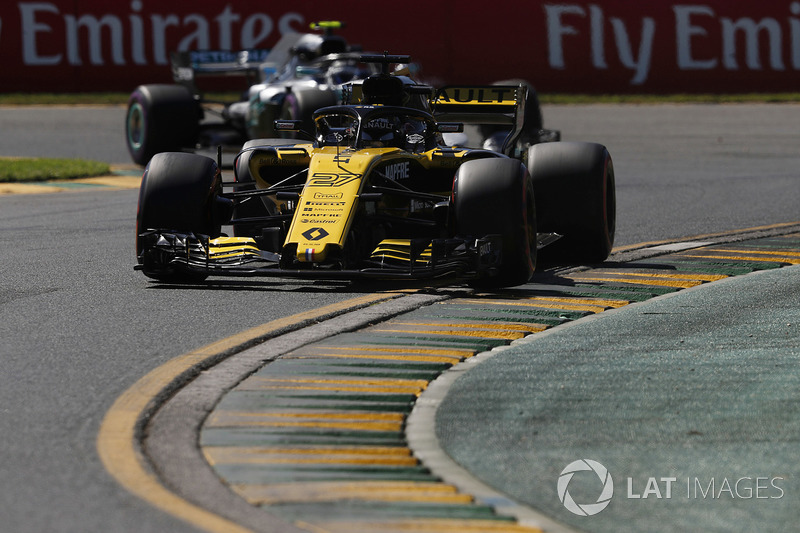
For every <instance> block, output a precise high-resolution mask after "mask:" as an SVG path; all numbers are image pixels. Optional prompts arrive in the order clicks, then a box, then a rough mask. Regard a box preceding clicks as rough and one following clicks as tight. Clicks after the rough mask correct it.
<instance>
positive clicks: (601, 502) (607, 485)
mask: <svg viewBox="0 0 800 533" xmlns="http://www.w3.org/2000/svg"><path fill="white" fill-rule="evenodd" d="M583 471H592V472H594V473H595V474H597V477H598V478H599V479H600V482H601V483H602V484H603V489H602V491H601V492H600V496H598V497H597V501H596V502H594V503H577V502H576V501H575V500H574V499H572V496H571V495H570V493H569V490H568V489H569V484H570V482H571V481H572V477H573V476H574V475H575V473H576V472H583ZM557 487H558V499H559V500H561V503H562V504H564V507H566V508H567V510H568V511H570V512H571V513H574V514H576V515H579V516H593V515H596V514H597V513H599V512H601V511H602V510H603V509H605V508H606V507H608V504H609V503H611V498H612V497H613V496H614V480H613V479H611V474H609V473H608V470H607V469H606V467H605V466H603V465H601V464H600V463H598V462H597V461H592V460H591V459H579V460H577V461H573V462H571V463H570V464H568V465H567V467H566V468H564V470H562V471H561V475H560V476H558V486H557Z"/></svg>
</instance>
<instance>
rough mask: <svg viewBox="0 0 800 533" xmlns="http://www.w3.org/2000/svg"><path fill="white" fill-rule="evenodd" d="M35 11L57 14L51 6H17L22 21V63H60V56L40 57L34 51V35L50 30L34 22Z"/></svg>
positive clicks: (45, 25)
mask: <svg viewBox="0 0 800 533" xmlns="http://www.w3.org/2000/svg"><path fill="white" fill-rule="evenodd" d="M37 11H48V12H50V13H58V8H57V7H56V6H54V5H53V4H39V3H35V2H34V3H27V2H26V3H21V4H19V12H20V18H21V19H22V20H21V22H22V61H23V62H24V63H25V64H26V65H32V66H39V65H57V64H59V63H60V62H61V57H62V55H61V54H58V55H54V56H40V55H39V54H38V52H37V51H36V34H37V33H39V32H45V33H47V32H50V31H52V28H51V27H50V26H48V25H47V24H44V23H41V22H36V12H37Z"/></svg>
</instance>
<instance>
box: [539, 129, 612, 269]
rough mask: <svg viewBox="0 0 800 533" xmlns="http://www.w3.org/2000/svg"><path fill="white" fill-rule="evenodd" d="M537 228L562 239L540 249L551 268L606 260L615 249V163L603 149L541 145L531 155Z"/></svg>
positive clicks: (569, 144)
mask: <svg viewBox="0 0 800 533" xmlns="http://www.w3.org/2000/svg"><path fill="white" fill-rule="evenodd" d="M528 170H529V172H530V173H531V178H532V179H533V189H534V194H535V197H536V213H537V227H538V229H539V231H540V232H543V233H549V232H552V233H558V234H560V235H563V237H562V238H561V239H559V240H558V241H556V242H555V243H554V244H552V245H550V246H547V247H545V248H543V249H542V251H541V258H542V260H543V261H545V262H547V263H553V264H592V263H600V262H602V261H605V260H606V258H608V256H609V254H610V253H611V249H612V247H613V246H614V232H615V229H616V220H617V219H616V192H615V179H614V165H613V163H612V161H611V156H610V155H609V153H608V150H607V149H606V147H605V146H603V145H600V144H595V143H585V142H553V143H543V144H537V145H534V146H532V147H531V149H530V151H529V153H528Z"/></svg>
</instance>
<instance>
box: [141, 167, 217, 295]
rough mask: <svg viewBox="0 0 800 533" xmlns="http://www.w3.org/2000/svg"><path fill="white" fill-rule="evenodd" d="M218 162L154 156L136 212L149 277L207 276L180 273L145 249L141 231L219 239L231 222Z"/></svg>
mask: <svg viewBox="0 0 800 533" xmlns="http://www.w3.org/2000/svg"><path fill="white" fill-rule="evenodd" d="M221 191H222V181H221V174H220V173H219V170H218V168H217V163H216V162H215V161H214V160H213V159H210V158H208V157H204V156H200V155H195V154H186V153H174V152H165V153H159V154H156V155H154V156H153V158H152V159H151V160H150V162H149V163H148V165H147V167H146V168H145V171H144V177H143V178H142V184H141V187H140V189H139V209H138V211H137V213H136V236H137V239H136V255H137V257H138V259H139V263H140V264H141V265H142V267H143V271H144V273H145V275H147V276H149V277H151V278H154V279H158V280H159V281H166V282H173V283H175V282H195V281H202V280H203V279H205V278H206V277H207V275H205V274H195V273H185V272H177V271H173V270H172V269H170V268H169V267H168V266H167V265H163V264H161V263H160V262H159V256H158V254H154V253H150V252H152V250H150V251H148V250H145V249H144V247H143V245H142V242H141V239H140V238H139V235H140V234H141V233H142V232H144V231H147V230H151V229H163V230H169V231H174V232H176V233H194V234H199V235H207V236H209V237H212V238H214V237H218V236H219V235H220V233H221V231H222V224H223V223H224V222H226V221H225V220H223V219H224V218H225V214H224V212H225V209H226V205H225V201H224V200H222V199H220V198H218V194H219V193H220V192H221Z"/></svg>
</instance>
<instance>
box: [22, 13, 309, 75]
mask: <svg viewBox="0 0 800 533" xmlns="http://www.w3.org/2000/svg"><path fill="white" fill-rule="evenodd" d="M17 7H18V8H19V13H20V25H21V34H22V61H23V63H24V64H25V65H28V66H55V65H59V64H62V63H63V62H64V60H65V59H66V63H67V64H69V65H83V64H84V61H85V60H86V59H87V58H85V57H82V56H81V52H82V50H88V56H89V57H88V62H89V63H90V64H91V65H96V66H102V65H106V64H108V63H111V64H113V65H126V64H128V62H132V63H133V64H135V65H147V64H149V63H151V62H152V63H154V64H157V65H166V64H168V63H169V60H168V53H169V51H170V50H169V49H168V44H167V35H168V32H169V33H171V34H172V35H175V34H177V35H178V36H179V40H178V46H177V49H178V50H191V49H209V48H213V47H214V46H213V45H212V43H211V31H210V30H211V23H210V22H209V20H208V19H207V18H206V17H205V16H203V15H201V14H198V13H190V14H187V15H183V16H179V15H177V14H158V13H152V14H150V15H149V19H148V17H147V16H143V15H142V14H141V12H142V1H141V0H133V1H132V2H131V3H130V9H131V13H130V14H129V15H128V16H127V24H126V23H125V22H124V21H125V17H124V16H118V15H114V14H103V15H88V14H84V15H75V14H63V15H62V13H61V11H60V10H59V8H58V7H57V6H56V5H55V4H53V3H49V2H19V3H18V4H17ZM53 15H56V16H57V17H58V18H60V22H61V23H62V24H63V26H60V27H59V26H57V25H56V24H55V23H54V22H53ZM45 17H48V18H47V19H46V20H48V21H49V22H44V20H45ZM181 17H182V18H181ZM213 22H214V23H215V24H216V29H217V30H218V42H217V44H216V47H217V48H220V49H223V50H234V49H246V48H256V47H258V46H263V43H264V41H266V40H267V39H268V38H269V37H270V36H271V35H272V33H273V30H274V29H275V26H276V24H275V22H274V21H273V18H272V17H270V16H269V15H267V14H265V13H253V14H250V15H248V16H246V17H244V16H243V15H241V14H239V13H236V12H234V11H233V9H232V7H231V6H230V5H226V6H225V9H223V11H222V12H221V13H220V14H219V15H217V16H216V17H214V18H213ZM148 23H149V24H148ZM293 25H301V26H302V25H305V21H304V18H303V16H302V15H301V14H299V13H286V14H284V15H282V16H281V17H280V18H279V19H278V22H277V28H278V31H279V32H280V34H281V35H284V34H286V33H292V32H295V31H297V30H295V28H294V27H293ZM61 33H63V34H64V36H65V40H66V42H65V43H64V50H65V52H66V54H61V53H59V54H52V55H44V54H43V53H42V52H41V51H40V43H42V42H45V39H47V40H48V41H52V39H51V38H50V39H48V35H47V34H61ZM148 35H149V38H150V45H151V50H152V52H151V53H152V57H150V58H148V57H147V52H146V51H147V44H148V43H147V37H146V36H148ZM83 39H86V41H84V40H83ZM126 44H129V45H130V57H126V54H125V48H126ZM104 51H105V52H106V53H108V51H110V57H104V55H103V53H104Z"/></svg>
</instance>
